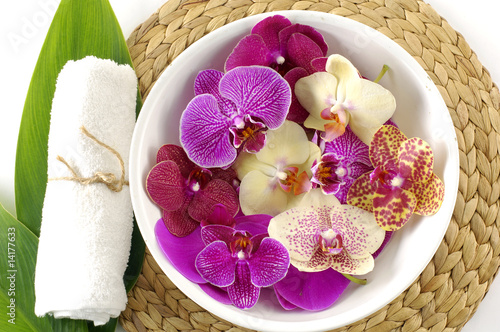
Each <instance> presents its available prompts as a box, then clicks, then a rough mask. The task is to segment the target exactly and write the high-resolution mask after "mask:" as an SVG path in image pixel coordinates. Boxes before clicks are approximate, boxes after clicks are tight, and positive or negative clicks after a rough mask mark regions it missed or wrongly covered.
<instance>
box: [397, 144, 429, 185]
mask: <svg viewBox="0 0 500 332" xmlns="http://www.w3.org/2000/svg"><path fill="white" fill-rule="evenodd" d="M398 164H399V173H400V175H401V176H402V177H403V178H405V179H407V180H409V181H411V182H421V183H423V182H427V181H428V180H429V179H430V178H431V176H432V175H433V174H434V173H432V168H433V165H434V155H433V154H432V149H431V146H430V145H429V144H428V143H427V142H425V141H424V140H422V139H421V138H418V137H414V138H410V139H408V140H406V141H405V142H403V143H402V144H401V146H400V148H399V158H398Z"/></svg>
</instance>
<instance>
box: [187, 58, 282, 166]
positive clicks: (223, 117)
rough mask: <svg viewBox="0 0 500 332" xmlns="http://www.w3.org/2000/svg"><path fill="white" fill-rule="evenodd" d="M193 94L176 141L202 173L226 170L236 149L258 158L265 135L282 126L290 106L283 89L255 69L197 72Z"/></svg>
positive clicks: (271, 74) (266, 71) (276, 78)
mask: <svg viewBox="0 0 500 332" xmlns="http://www.w3.org/2000/svg"><path fill="white" fill-rule="evenodd" d="M195 93H196V96H195V97H194V98H193V99H192V100H191V102H189V104H188V106H187V108H186V109H185V110H184V112H183V114H182V116H181V122H180V141H181V144H182V146H183V147H184V149H185V150H186V153H187V155H188V157H189V158H190V159H191V160H192V161H193V162H194V163H196V164H197V165H199V166H201V167H227V166H229V165H230V164H231V163H232V162H233V161H234V160H235V158H236V156H237V154H238V151H239V150H241V149H243V151H246V152H249V153H255V152H258V151H259V150H260V149H262V147H263V146H264V144H265V131H266V130H267V129H276V128H278V127H280V126H281V125H282V124H283V122H284V121H285V118H286V115H287V113H288V108H289V106H290V100H291V90H290V87H289V85H288V83H287V82H286V81H285V80H284V79H283V78H282V77H281V76H280V75H279V74H278V73H277V72H275V71H274V70H272V69H270V68H266V67H260V66H252V67H238V68H235V69H233V70H230V71H229V72H227V73H226V74H224V73H222V72H219V71H216V70H205V71H202V72H201V73H200V74H198V76H197V77H196V82H195Z"/></svg>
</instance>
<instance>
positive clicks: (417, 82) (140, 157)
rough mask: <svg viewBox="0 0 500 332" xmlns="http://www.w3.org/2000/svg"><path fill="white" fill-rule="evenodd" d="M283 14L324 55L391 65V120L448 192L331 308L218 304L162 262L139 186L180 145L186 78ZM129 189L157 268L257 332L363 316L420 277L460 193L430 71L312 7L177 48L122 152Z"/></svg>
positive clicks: (377, 37) (387, 80)
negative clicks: (302, 27) (426, 147)
mask: <svg viewBox="0 0 500 332" xmlns="http://www.w3.org/2000/svg"><path fill="white" fill-rule="evenodd" d="M277 14H280V15H283V16H286V17H287V18H289V19H290V20H291V21H292V23H301V24H307V25H311V26H313V27H314V28H316V29H317V30H318V31H320V32H321V33H322V34H323V36H324V37H325V39H326V41H327V43H328V45H329V47H330V48H329V51H328V55H330V54H333V53H340V54H342V55H344V56H345V57H347V58H348V59H350V60H351V61H352V62H353V64H354V65H355V66H356V67H357V68H358V69H359V70H360V72H361V73H362V74H363V75H364V76H365V77H368V78H370V79H374V78H375V77H376V76H377V74H378V72H379V71H380V69H381V68H382V65H384V64H387V65H389V67H390V71H389V72H388V73H387V74H386V75H385V76H384V78H383V79H382V81H381V84H382V85H383V86H385V87H386V88H387V89H389V90H390V91H392V93H393V94H394V96H395V97H396V101H397V109H396V113H395V115H394V120H395V122H396V123H397V124H398V125H399V127H400V128H401V130H402V131H403V132H404V133H405V134H406V135H407V136H408V137H414V136H418V137H421V138H423V139H424V140H426V141H427V142H428V143H429V144H430V145H431V146H432V148H433V150H434V156H435V168H434V172H435V173H436V174H437V175H438V176H439V177H440V178H441V179H442V180H443V181H444V183H445V186H446V192H445V197H444V202H443V205H442V207H441V209H440V210H439V212H438V213H437V214H436V215H434V216H430V217H419V216H416V215H414V216H413V217H412V219H411V220H410V222H409V223H408V224H407V225H406V226H405V227H404V228H403V229H401V230H400V231H398V232H396V234H395V235H394V237H393V239H392V240H391V242H390V243H389V245H388V246H387V247H386V249H385V250H384V251H383V252H382V254H381V255H380V256H379V257H378V258H377V259H376V263H375V269H374V271H373V272H371V273H370V274H369V275H367V278H368V280H369V282H368V284H367V285H365V286H358V285H351V286H349V287H348V289H347V290H346V291H345V292H344V293H343V294H342V296H341V297H340V298H339V300H338V301H337V302H336V303H335V304H334V305H333V306H332V307H331V308H329V309H327V310H324V311H320V312H307V311H297V310H295V311H291V312H287V311H284V310H283V309H281V308H280V307H277V306H276V305H274V304H273V303H272V302H271V301H270V300H266V299H265V298H262V297H261V299H260V300H259V302H258V303H257V305H256V306H255V307H254V308H252V309H250V310H240V309H237V308H236V307H233V306H228V305H223V304H220V303H219V302H217V301H215V300H213V299H212V298H211V297H209V296H208V295H206V294H205V293H204V292H203V291H202V290H201V289H200V288H199V286H197V285H196V284H193V283H191V282H190V281H188V280H187V279H185V278H184V277H183V276H182V275H181V274H180V273H179V272H177V270H176V269H175V268H174V267H173V266H172V265H171V264H170V262H169V261H168V260H167V259H166V257H165V256H164V254H163V253H162V251H161V249H160V248H159V246H158V244H157V242H156V239H155V233H154V227H155V223H156V221H157V220H158V219H159V218H160V217H161V214H160V209H159V208H158V207H157V206H156V205H155V204H153V203H152V202H151V200H150V199H149V197H148V195H147V193H146V191H145V185H144V184H145V179H146V176H147V174H148V172H149V170H150V169H151V168H152V166H153V165H154V163H155V156H156V152H157V150H158V148H159V147H160V146H162V145H163V144H165V143H176V144H179V118H180V115H181V113H182V111H183V110H184V108H185V107H186V105H187V104H188V102H189V101H190V100H191V98H193V82H194V79H195V77H196V75H197V74H198V72H199V71H201V70H204V69H211V68H213V69H218V70H223V64H224V61H225V59H226V57H227V56H228V55H229V53H230V52H231V50H232V49H233V47H234V46H235V45H236V43H237V42H238V40H239V39H240V38H241V37H243V36H245V35H247V34H249V33H250V30H251V28H252V27H253V26H254V25H255V24H256V23H257V22H259V21H260V20H262V19H263V18H265V17H267V16H271V15H277ZM130 161H131V162H130V188H131V193H132V203H133V206H134V211H135V215H136V218H137V222H138V224H139V228H140V230H141V233H142V236H143V237H144V240H145V241H146V244H147V246H148V248H149V250H150V251H151V253H152V255H153V257H154V258H155V260H156V261H157V262H158V264H159V266H160V267H161V268H162V269H163V271H164V272H165V274H166V275H167V276H168V277H169V278H170V279H171V280H172V281H173V282H174V283H175V284H176V286H177V287H178V288H179V289H180V290H181V291H183V292H184V293H185V294H186V295H187V296H188V297H189V298H191V299H192V300H194V301H195V302H197V303H198V304H199V305H201V306H202V307H204V308H205V309H207V310H209V311H211V312H212V313H214V314H215V315H217V316H219V317H221V318H223V319H226V320H228V321H230V322H232V323H234V324H237V325H240V326H244V327H247V328H251V329H256V330H261V331H290V332H291V331H323V330H329V329H333V328H338V327H341V326H344V325H347V324H350V323H353V322H355V321H357V320H359V319H361V318H363V317H366V316H368V315H370V314H372V313H374V312H375V311H377V310H378V309H380V308H381V307H383V306H384V305H386V304H387V303H389V302H390V301H392V300H393V299H394V298H396V297H397V296H398V295H399V294H400V293H401V292H403V291H404V290H405V289H406V288H407V287H408V286H410V285H411V284H412V282H413V281H414V280H415V279H416V278H417V277H418V276H419V274H420V273H421V272H422V270H423V269H424V268H425V266H426V265H427V264H428V262H429V261H430V259H431V258H432V256H433V255H434V253H435V251H436V250H437V248H438V246H439V244H440V242H441V240H442V238H443V236H444V233H445V231H446V229H447V227H448V223H449V221H450V218H451V215H452V212H453V208H454V205H455V199H456V194H457V190H458V176H459V159H458V147H457V142H456V136H455V131H454V128H453V124H452V121H451V118H450V116H449V114H448V110H447V108H446V105H445V104H444V101H443V99H442V98H441V95H440V94H439V92H438V90H437V88H436V86H435V85H434V84H433V82H432V80H431V79H430V77H429V76H428V75H427V74H426V72H425V71H424V70H423V69H422V67H421V66H420V65H419V64H418V63H417V61H415V60H414V59H413V58H412V57H411V56H410V55H409V54H408V53H407V52H406V51H405V50H404V49H403V48H401V47H400V46H399V45H397V44H396V43H395V42H393V41H392V40H390V39H389V38H387V37H385V36H384V35H382V34H381V33H379V32H377V31H375V30H373V29H371V28H369V27H367V26H365V25H363V24H361V23H358V22H355V21H353V20H350V19H347V18H343V17H339V16H335V15H332V14H326V13H320V12H311V11H286V12H274V13H267V14H262V15H257V16H252V17H248V18H245V19H241V20H238V21H236V22H234V23H231V24H228V25H225V26H223V27H221V28H220V29H217V30H216V31H214V32H212V33H210V34H208V35H207V36H205V37H203V38H202V39H200V40H199V41H197V42H196V43H194V44H193V45H192V46H190V47H189V48H187V49H186V50H185V51H184V52H183V53H182V54H180V55H179V56H178V57H177V58H176V59H175V60H174V61H173V62H172V64H171V65H170V66H169V67H168V68H167V69H166V70H165V72H164V73H163V74H162V75H161V77H160V79H159V80H158V82H156V84H155V86H154V88H153V89H152V90H151V92H150V94H149V96H148V98H147V100H146V102H145V103H144V106H143V108H142V111H141V114H140V116H139V119H138V121H137V125H136V128H135V132H134V136H133V139H132V148H131V156H130Z"/></svg>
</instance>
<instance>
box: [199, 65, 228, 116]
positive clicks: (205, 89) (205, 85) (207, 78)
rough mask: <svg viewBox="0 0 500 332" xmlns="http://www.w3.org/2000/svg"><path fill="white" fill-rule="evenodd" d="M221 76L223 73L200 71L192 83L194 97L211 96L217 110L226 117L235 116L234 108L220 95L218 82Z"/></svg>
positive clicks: (209, 70)
mask: <svg viewBox="0 0 500 332" xmlns="http://www.w3.org/2000/svg"><path fill="white" fill-rule="evenodd" d="M222 76H224V73H223V72H220V71H218V70H214V69H208V70H203V71H201V72H200V73H199V74H198V75H197V76H196V79H195V81H194V94H195V95H196V96H197V95H201V94H211V95H212V96H214V97H215V99H217V105H218V106H219V110H220V111H221V112H222V113H223V114H224V115H226V116H227V117H231V115H233V114H236V106H235V105H234V103H232V102H231V101H230V100H228V99H226V98H224V97H222V96H221V95H220V92H219V82H220V80H221V78H222Z"/></svg>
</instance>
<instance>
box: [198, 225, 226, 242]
mask: <svg viewBox="0 0 500 332" xmlns="http://www.w3.org/2000/svg"><path fill="white" fill-rule="evenodd" d="M233 234H234V228H232V227H230V226H225V225H207V226H205V227H202V228H201V239H202V240H203V243H205V245H207V246H208V245H209V244H210V243H212V242H215V241H222V242H224V243H226V245H228V246H229V244H230V243H231V242H232V241H233Z"/></svg>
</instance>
